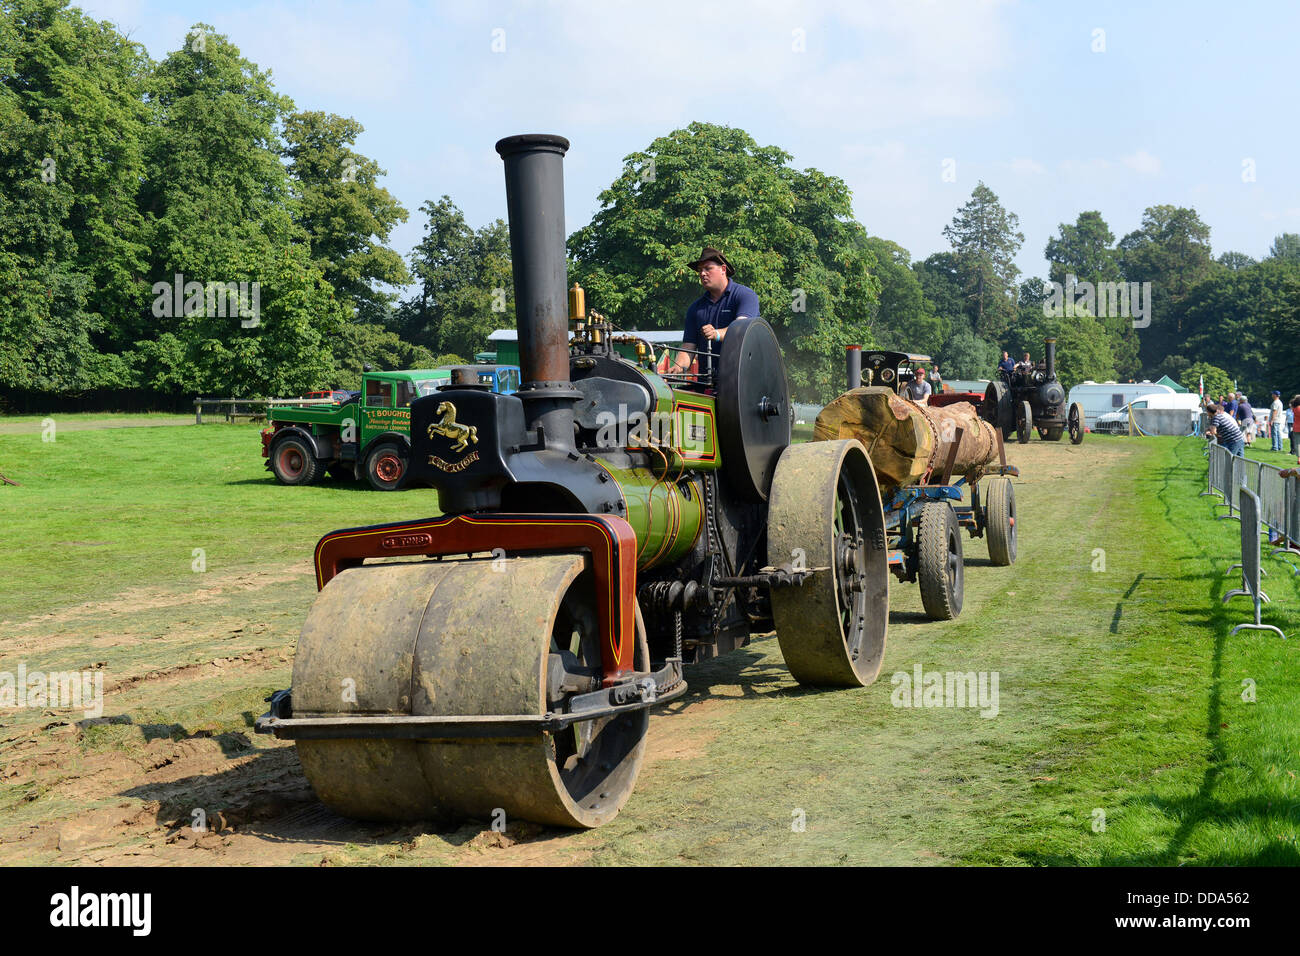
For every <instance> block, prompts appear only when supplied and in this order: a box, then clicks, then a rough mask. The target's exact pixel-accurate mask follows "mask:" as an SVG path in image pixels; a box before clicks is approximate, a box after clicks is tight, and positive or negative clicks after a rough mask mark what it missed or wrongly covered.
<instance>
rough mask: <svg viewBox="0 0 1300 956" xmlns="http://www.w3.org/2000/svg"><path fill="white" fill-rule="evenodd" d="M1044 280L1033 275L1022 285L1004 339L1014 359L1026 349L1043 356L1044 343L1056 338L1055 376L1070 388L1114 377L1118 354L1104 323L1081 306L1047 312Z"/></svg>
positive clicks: (1032, 353)
mask: <svg viewBox="0 0 1300 956" xmlns="http://www.w3.org/2000/svg"><path fill="white" fill-rule="evenodd" d="M1047 300H1048V293H1047V287H1046V285H1045V284H1044V282H1043V280H1042V279H1039V278H1037V277H1031V278H1029V279H1026V280H1025V282H1024V283H1022V284H1021V286H1020V295H1019V303H1020V304H1019V316H1018V320H1017V322H1016V323H1015V324H1014V325H1013V326H1012V327H1011V328H1010V330H1009V331H1008V333H1007V336H1006V338H1005V340H1004V341H1005V343H1006V346H1005V347H1006V350H1007V351H1008V352H1010V353H1011V355H1012V357H1013V358H1017V359H1018V358H1019V357H1020V356H1021V355H1023V354H1024V353H1025V352H1028V353H1029V354H1030V355H1033V356H1037V357H1038V358H1042V357H1043V349H1044V342H1045V340H1046V339H1048V338H1054V339H1056V377H1057V378H1059V379H1060V380H1061V382H1062V384H1064V385H1065V387H1066V388H1067V389H1069V388H1070V387H1072V386H1074V385H1077V384H1078V383H1079V382H1083V381H1087V380H1092V381H1094V382H1104V381H1108V380H1110V379H1113V378H1114V377H1115V353H1114V350H1113V348H1112V346H1111V337H1110V335H1109V334H1107V332H1106V329H1105V328H1104V326H1103V325H1102V323H1101V322H1100V321H1099V320H1098V319H1096V318H1094V317H1093V316H1091V315H1090V314H1088V312H1087V310H1086V309H1084V308H1082V307H1081V306H1079V305H1076V306H1075V307H1074V314H1073V315H1072V316H1064V315H1060V316H1058V315H1048V314H1046V312H1045V310H1044V308H1043V306H1044V303H1046V302H1047Z"/></svg>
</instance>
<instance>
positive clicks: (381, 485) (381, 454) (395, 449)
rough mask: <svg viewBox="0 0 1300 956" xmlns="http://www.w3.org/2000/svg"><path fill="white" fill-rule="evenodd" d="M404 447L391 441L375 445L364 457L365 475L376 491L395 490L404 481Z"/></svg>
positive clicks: (405, 464) (405, 471)
mask: <svg viewBox="0 0 1300 956" xmlns="http://www.w3.org/2000/svg"><path fill="white" fill-rule="evenodd" d="M406 474H407V462H406V449H405V448H403V447H402V446H401V445H397V444H394V443H392V442H384V443H383V444H381V445H376V446H375V447H374V449H373V450H372V451H371V452H370V455H369V456H368V457H367V458H366V477H367V478H368V479H370V487H372V488H374V489H375V490H376V491H396V490H397V489H398V488H401V487H402V485H404V484H405V483H406Z"/></svg>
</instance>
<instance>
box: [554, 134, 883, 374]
mask: <svg viewBox="0 0 1300 956" xmlns="http://www.w3.org/2000/svg"><path fill="white" fill-rule="evenodd" d="M790 159H791V157H790V155H789V154H788V153H786V152H784V151H782V150H781V149H778V148H777V147H775V146H759V145H758V144H757V143H755V142H754V140H753V139H752V138H751V137H750V136H749V135H748V134H747V133H745V132H744V131H743V130H739V129H733V128H731V127H726V126H714V125H710V124H706V123H692V124H691V125H690V126H688V127H687V128H686V129H679V130H675V131H674V132H672V133H670V134H669V135H667V136H663V137H660V138H658V139H656V140H655V141H654V142H652V143H651V144H650V145H649V146H648V147H647V148H646V149H645V150H643V151H641V152H637V153H632V154H631V155H629V156H627V157H626V158H625V159H624V161H623V172H622V174H621V175H620V176H619V177H618V178H617V179H616V180H615V181H614V182H613V183H612V184H611V185H610V187H609V188H608V189H606V190H605V191H604V192H602V193H601V195H600V203H601V207H600V209H599V210H598V211H597V213H596V215H595V217H594V218H593V219H592V221H591V223H590V224H589V225H588V226H585V227H583V228H582V229H579V230H578V231H577V232H575V233H574V234H573V235H572V236H571V237H570V238H569V251H570V255H571V256H572V257H573V259H574V267H573V271H574V274H575V277H576V278H577V279H578V281H580V282H581V283H582V284H583V286H584V287H585V288H586V290H587V293H588V299H587V301H588V302H589V303H590V304H591V305H592V306H594V307H595V308H596V309H598V310H600V311H602V312H604V313H606V314H608V315H610V316H611V317H612V318H613V319H614V321H616V322H617V323H618V324H620V325H621V326H623V327H638V328H643V329H644V328H670V329H680V328H682V326H683V322H684V316H685V312H686V308H687V306H688V305H690V303H691V302H692V301H694V300H695V299H696V298H697V297H698V296H699V294H700V293H699V284H698V282H697V280H696V278H695V276H694V275H693V273H692V272H691V270H690V268H689V267H688V265H687V263H689V262H691V261H692V260H693V259H695V257H696V256H697V255H699V251H700V248H701V247H702V246H704V245H705V244H706V243H707V244H709V245H712V246H714V247H716V248H718V249H720V250H721V251H722V252H723V253H724V254H725V255H726V256H727V259H728V260H729V261H730V262H731V263H732V265H733V266H734V267H735V269H736V275H735V281H738V282H742V283H744V284H745V285H747V286H749V287H751V288H752V289H753V290H754V291H755V292H756V293H757V294H758V298H759V301H760V303H761V304H762V316H763V318H765V319H766V320H767V321H768V322H769V323H771V325H772V327H773V329H774V330H775V331H776V334H777V338H778V340H779V341H780V343H781V346H782V349H783V351H784V352H785V357H786V363H787V371H788V374H789V377H790V383H791V386H792V388H793V390H794V392H795V394H796V395H798V396H800V397H804V398H809V399H814V398H821V399H827V398H830V397H832V396H833V395H834V394H836V393H837V392H838V388H837V383H838V382H839V381H840V380H841V377H842V376H841V372H840V366H841V363H842V357H843V354H844V347H845V346H846V345H849V344H854V343H858V344H863V345H867V346H869V345H871V344H872V340H871V336H870V331H869V326H868V322H869V316H870V315H871V312H872V309H873V308H874V307H875V306H876V304H877V302H878V301H879V296H880V283H879V280H878V279H877V278H876V277H875V276H874V275H873V269H874V268H875V266H876V263H875V261H874V259H873V258H872V256H871V254H870V253H869V252H868V251H867V249H866V248H865V246H864V245H863V244H862V243H861V239H862V237H863V235H864V232H865V231H864V230H863V228H862V226H861V225H860V224H859V223H857V222H855V221H854V220H853V218H852V208H851V204H850V196H849V190H848V187H847V186H845V184H844V183H843V181H841V180H840V179H838V178H836V177H834V176H828V175H826V174H824V173H821V172H819V171H817V170H815V169H807V170H797V169H793V168H792V167H790V166H789V165H788V163H789V160H790Z"/></svg>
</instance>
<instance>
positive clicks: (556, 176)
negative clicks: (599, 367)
mask: <svg viewBox="0 0 1300 956" xmlns="http://www.w3.org/2000/svg"><path fill="white" fill-rule="evenodd" d="M568 149H569V141H568V140H567V139H565V138H564V137H563V136H553V135H551V134H549V133H525V134H523V135H520V136H507V137H506V138H505V139H502V140H500V141H498V142H497V145H496V150H497V153H499V154H500V156H501V159H502V160H504V162H505V173H506V209H507V214H508V216H509V218H510V255H511V260H512V265H513V270H514V286H515V321H516V324H517V326H518V328H519V365H520V370H521V373H522V374H521V378H522V379H523V383H522V384H521V385H520V386H519V390H518V391H517V392H516V393H515V394H516V395H517V396H518V397H519V399H520V401H522V402H523V403H524V415H525V419H526V422H527V426H528V428H529V430H530V431H531V430H536V431H537V432H538V438H539V440H540V441H542V442H543V443H544V444H545V445H546V446H547V447H548V448H554V449H557V450H560V451H571V450H573V447H574V443H573V405H574V403H575V402H576V401H577V400H578V399H579V398H581V397H582V393H581V392H579V391H578V390H577V389H575V388H574V387H573V385H572V383H571V382H570V380H569V296H568V282H567V276H566V273H565V261H564V252H565V249H564V243H565V234H564V154H565V153H566V152H567V151H568Z"/></svg>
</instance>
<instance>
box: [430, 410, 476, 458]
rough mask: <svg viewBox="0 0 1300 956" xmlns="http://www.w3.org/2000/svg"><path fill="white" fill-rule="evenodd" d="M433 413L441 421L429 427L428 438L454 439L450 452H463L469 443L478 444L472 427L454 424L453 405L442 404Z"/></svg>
mask: <svg viewBox="0 0 1300 956" xmlns="http://www.w3.org/2000/svg"><path fill="white" fill-rule="evenodd" d="M434 411H435V412H437V414H439V415H441V416H442V420H441V421H437V422H434V423H433V424H431V425H430V426H429V437H430V438H432V437H433V436H434V435H442V436H443V437H444V438H454V439H455V440H456V441H455V443H454V444H453V445H452V446H451V450H452V451H464V450H465V449H466V448H467V447H468V446H469V443H470V442H473V443H474V444H476V445H477V444H478V429H477V428H475V427H474V426H473V425H461V424H458V423H457V422H456V406H455V405H453V404H452V403H451V402H442V403H440V404H439V405H438V407H437V408H436V409H434Z"/></svg>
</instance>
